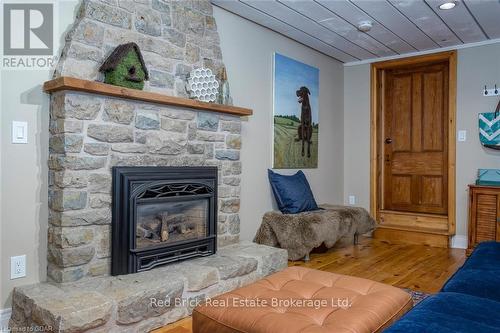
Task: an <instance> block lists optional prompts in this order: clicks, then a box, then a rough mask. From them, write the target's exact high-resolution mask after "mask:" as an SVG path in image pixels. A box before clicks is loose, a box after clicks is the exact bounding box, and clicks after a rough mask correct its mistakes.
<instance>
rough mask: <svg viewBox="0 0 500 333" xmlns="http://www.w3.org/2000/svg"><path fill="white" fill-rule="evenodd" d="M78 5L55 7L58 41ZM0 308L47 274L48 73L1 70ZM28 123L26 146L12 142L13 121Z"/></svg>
mask: <svg viewBox="0 0 500 333" xmlns="http://www.w3.org/2000/svg"><path fill="white" fill-rule="evenodd" d="M77 4H78V1H76V0H68V1H60V2H58V3H57V6H56V7H55V9H56V10H57V12H56V15H55V17H56V18H57V19H58V21H57V22H55V23H56V27H59V31H60V38H59V40H57V41H56V42H55V47H56V49H57V48H58V45H59V44H60V42H61V41H62V39H63V36H64V31H65V30H66V29H67V28H68V26H69V25H70V24H71V23H72V22H73V20H74V15H75V10H76V6H77ZM0 73H1V74H0V82H1V83H0V94H1V102H0V108H1V109H0V126H1V127H0V154H1V159H0V180H1V182H0V193H1V198H0V260H1V262H0V267H1V270H0V309H2V308H8V307H10V294H11V292H12V288H14V287H15V286H18V285H26V284H32V283H36V282H39V281H43V280H45V278H46V271H47V267H46V266H47V261H46V257H47V228H48V217H47V216H48V208H47V196H48V192H47V191H48V190H47V186H48V184H47V178H48V168H47V158H48V149H49V148H48V137H49V135H48V134H49V132H48V130H49V129H48V127H49V113H48V112H49V107H48V105H49V98H48V96H47V95H45V94H44V93H43V92H42V87H41V85H42V84H43V82H45V81H47V80H49V79H50V78H51V75H52V71H49V70H12V71H11V70H9V71H7V70H1V71H0ZM14 120H16V121H26V122H27V123H28V144H25V145H15V144H12V143H11V123H12V121H14ZM22 254H26V256H27V260H26V274H27V276H26V277H25V278H21V279H16V280H10V257H11V256H17V255H22Z"/></svg>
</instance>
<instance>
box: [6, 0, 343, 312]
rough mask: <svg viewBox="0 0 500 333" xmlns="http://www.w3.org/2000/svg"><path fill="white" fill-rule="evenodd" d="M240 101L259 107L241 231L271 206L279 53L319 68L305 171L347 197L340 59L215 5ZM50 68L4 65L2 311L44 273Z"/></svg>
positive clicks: (65, 21) (251, 131)
mask: <svg viewBox="0 0 500 333" xmlns="http://www.w3.org/2000/svg"><path fill="white" fill-rule="evenodd" d="M77 3H78V1H61V2H60V4H59V15H57V16H56V17H59V20H60V21H59V26H60V35H61V39H62V38H63V35H64V33H63V32H64V30H65V29H66V28H67V27H68V25H69V24H70V23H72V22H73V18H74V12H75V9H76V6H77ZM215 17H216V20H217V24H218V26H219V33H220V36H221V43H222V52H223V57H224V62H225V63H226V66H227V68H228V75H229V80H230V83H231V90H232V95H233V99H234V104H235V105H240V106H245V107H250V108H253V109H254V116H252V117H250V118H249V119H248V121H247V122H244V124H243V133H242V135H243V142H244V143H243V150H242V157H241V158H242V161H243V174H242V194H241V202H242V204H241V228H242V230H241V235H242V238H243V239H252V238H253V236H254V234H255V231H256V229H257V228H258V226H259V225H260V221H261V217H262V214H263V213H264V212H265V211H268V210H270V209H272V196H271V192H270V189H269V186H268V183H267V174H266V170H267V168H269V167H271V165H272V161H271V148H272V146H271V145H272V59H273V52H274V51H278V52H280V53H282V54H284V55H287V56H289V57H293V58H295V59H297V60H301V61H304V62H306V63H308V64H310V65H313V66H316V67H319V68H320V85H321V91H320V96H321V99H320V107H321V112H320V122H321V128H320V147H319V149H320V157H319V168H318V169H315V170H309V171H306V174H307V176H308V177H309V179H310V182H311V186H312V187H313V190H314V191H315V195H316V197H317V199H318V201H319V202H333V203H335V202H341V201H342V195H343V181H342V179H343V162H342V161H343V147H344V145H343V138H344V133H343V97H344V95H343V67H342V64H340V63H339V62H337V61H334V60H332V59H331V58H328V57H326V56H324V55H321V54H319V53H317V52H315V51H312V50H311V49H309V48H307V47H305V46H303V45H301V44H298V43H296V42H293V41H291V40H290V39H287V38H285V37H283V36H281V35H278V34H276V33H273V32H271V31H269V30H267V29H264V28H262V27H260V26H258V25H255V24H253V23H250V22H248V21H246V20H244V19H242V18H240V17H238V16H235V15H233V14H230V13H228V12H225V11H223V10H221V9H218V8H216V9H215ZM50 76H51V73H50V72H49V71H9V72H7V71H3V72H2V73H1V78H0V81H1V84H2V87H1V96H2V98H1V115H0V126H1V128H0V148H1V149H0V153H1V159H0V161H1V162H0V177H1V191H0V193H1V205H0V237H1V238H0V257H1V265H0V267H1V270H0V286H1V288H0V309H2V308H8V307H10V293H11V291H12V288H14V287H15V286H18V285H26V284H32V283H36V282H39V281H43V280H45V278H46V252H47V244H46V242H47V224H48V223H47V214H48V213H47V211H48V210H47V185H48V184H47V172H48V171H47V162H46V161H47V157H48V96H46V95H45V94H43V93H42V92H41V84H42V83H43V82H44V81H46V80H48V79H49V78H50ZM12 120H21V121H27V122H28V129H29V137H28V144H27V145H13V144H11V143H10V126H11V121H12ZM21 254H26V255H27V277H26V278H21V279H17V280H10V257H11V256H15V255H21Z"/></svg>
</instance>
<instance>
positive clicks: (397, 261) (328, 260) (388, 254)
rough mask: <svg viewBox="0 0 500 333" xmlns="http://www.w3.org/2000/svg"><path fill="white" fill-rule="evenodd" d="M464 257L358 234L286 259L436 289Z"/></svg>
mask: <svg viewBox="0 0 500 333" xmlns="http://www.w3.org/2000/svg"><path fill="white" fill-rule="evenodd" d="M464 261H465V250H462V249H445V248H437V247H429V246H425V245H409V244H405V245H395V244H389V243H387V242H384V241H381V240H377V239H372V238H360V242H359V244H358V245H353V246H349V247H345V248H340V249H331V250H329V251H328V252H326V253H318V254H312V255H311V260H310V261H309V262H307V263H304V262H302V261H297V262H289V266H304V267H310V268H314V269H319V270H322V271H328V272H335V273H339V274H346V275H353V276H358V277H362V278H365V279H370V280H374V281H378V282H382V283H386V284H389V285H393V286H396V287H399V288H409V289H412V290H418V291H423V292H427V293H436V292H438V291H439V289H441V287H442V286H443V284H444V283H445V282H446V280H448V279H449V278H450V276H451V275H452V274H453V273H454V272H455V271H456V270H457V269H458V268H459V267H460V266H461V265H462V264H463V263H464ZM154 333H191V319H190V318H186V319H184V320H181V321H180V322H178V323H174V324H172V325H168V326H165V327H163V328H160V329H158V330H156V331H154Z"/></svg>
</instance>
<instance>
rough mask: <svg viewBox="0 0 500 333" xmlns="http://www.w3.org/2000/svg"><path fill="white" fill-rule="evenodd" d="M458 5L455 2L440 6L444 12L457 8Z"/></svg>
mask: <svg viewBox="0 0 500 333" xmlns="http://www.w3.org/2000/svg"><path fill="white" fill-rule="evenodd" d="M456 5H457V3H456V2H455V1H449V2H445V3H443V4H441V5H439V9H442V10H448V9H453V8H455V6H456Z"/></svg>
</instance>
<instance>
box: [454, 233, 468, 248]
mask: <svg viewBox="0 0 500 333" xmlns="http://www.w3.org/2000/svg"><path fill="white" fill-rule="evenodd" d="M451 247H452V248H454V249H466V248H467V236H463V235H455V236H453V238H452V239H451Z"/></svg>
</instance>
